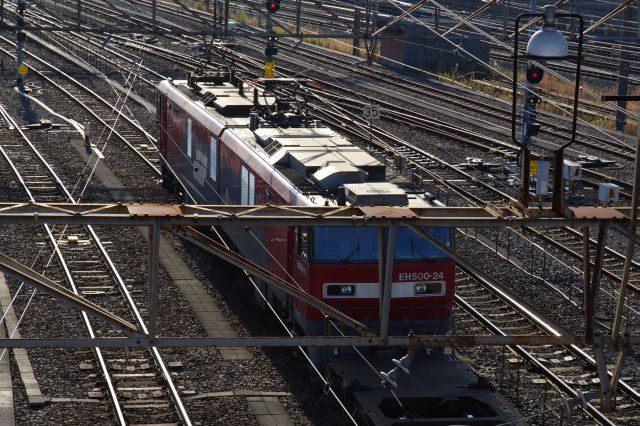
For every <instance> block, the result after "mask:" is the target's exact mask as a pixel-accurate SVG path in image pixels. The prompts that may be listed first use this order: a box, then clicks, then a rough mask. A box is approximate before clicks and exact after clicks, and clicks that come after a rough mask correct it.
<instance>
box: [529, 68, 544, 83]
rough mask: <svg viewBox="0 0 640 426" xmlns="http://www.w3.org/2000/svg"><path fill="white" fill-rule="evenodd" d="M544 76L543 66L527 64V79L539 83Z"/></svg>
mask: <svg viewBox="0 0 640 426" xmlns="http://www.w3.org/2000/svg"><path fill="white" fill-rule="evenodd" d="M542 77H544V71H543V70H542V68H540V67H539V66H537V65H535V64H529V66H527V81H528V82H529V83H531V84H538V83H540V82H541V81H542Z"/></svg>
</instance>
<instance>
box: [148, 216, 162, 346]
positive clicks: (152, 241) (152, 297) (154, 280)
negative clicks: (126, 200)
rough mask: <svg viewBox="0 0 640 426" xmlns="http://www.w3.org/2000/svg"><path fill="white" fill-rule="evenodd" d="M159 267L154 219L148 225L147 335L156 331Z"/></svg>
mask: <svg viewBox="0 0 640 426" xmlns="http://www.w3.org/2000/svg"><path fill="white" fill-rule="evenodd" d="M159 267H160V223H159V222H158V221H157V220H155V221H153V224H152V225H151V226H150V227H149V311H148V313H149V336H150V338H151V339H153V338H155V337H156V335H157V333H158V293H159V286H158V278H159V274H158V270H159Z"/></svg>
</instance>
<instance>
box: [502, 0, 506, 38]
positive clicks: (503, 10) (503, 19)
mask: <svg viewBox="0 0 640 426" xmlns="http://www.w3.org/2000/svg"><path fill="white" fill-rule="evenodd" d="M502 38H503V39H506V38H507V0H502Z"/></svg>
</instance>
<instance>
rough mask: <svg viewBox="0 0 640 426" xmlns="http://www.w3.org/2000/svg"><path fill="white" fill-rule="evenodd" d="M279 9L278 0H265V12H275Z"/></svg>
mask: <svg viewBox="0 0 640 426" xmlns="http://www.w3.org/2000/svg"><path fill="white" fill-rule="evenodd" d="M279 10H280V0H267V12H269V13H276V12H277V11H279Z"/></svg>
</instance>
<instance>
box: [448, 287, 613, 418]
mask: <svg viewBox="0 0 640 426" xmlns="http://www.w3.org/2000/svg"><path fill="white" fill-rule="evenodd" d="M455 300H456V303H458V305H460V306H461V307H462V308H463V309H464V310H465V311H467V312H468V313H469V314H470V315H471V316H473V318H475V319H476V320H477V321H478V322H480V323H481V324H482V325H484V326H485V327H486V328H487V329H489V330H490V331H491V332H492V333H495V334H497V335H499V336H506V335H507V334H506V333H505V332H503V331H502V330H501V329H500V328H499V327H498V326H496V325H495V324H493V323H492V322H491V321H490V320H489V319H488V318H486V317H485V316H484V315H482V314H481V313H480V312H478V311H477V310H476V309H475V308H474V307H473V306H471V305H470V304H468V303H467V302H466V301H465V300H464V299H462V298H461V297H460V296H459V295H457V294H456V295H455ZM508 347H509V348H510V349H511V350H512V351H514V352H515V353H517V354H518V355H520V357H522V358H523V359H525V360H527V361H528V362H530V363H531V364H532V365H535V367H536V368H537V369H538V370H539V371H541V372H542V374H543V375H544V376H545V377H546V378H547V379H549V380H550V381H551V383H553V385H554V386H556V387H557V388H559V389H560V390H561V391H562V393H564V394H565V395H568V396H570V397H571V398H576V399H577V398H579V394H578V392H577V391H576V390H575V389H573V388H572V387H571V386H569V385H568V384H567V383H566V382H565V381H564V380H562V379H561V378H560V377H558V376H557V375H556V374H555V373H553V372H552V371H551V370H549V369H548V368H547V367H546V366H545V365H544V364H542V363H541V362H540V361H539V360H538V359H537V358H536V357H535V356H534V355H532V354H530V353H529V352H528V351H527V350H526V349H524V348H523V347H522V346H521V345H510V346H508ZM582 408H584V410H585V412H586V413H587V414H589V415H590V416H591V417H592V418H593V419H595V420H597V421H598V422H600V423H601V424H603V425H608V426H615V423H613V422H612V421H611V420H610V419H609V418H608V417H607V416H605V415H604V414H603V413H601V412H600V411H599V410H598V409H597V408H596V407H595V406H594V405H593V404H591V403H590V402H585V403H584V406H583V407H582Z"/></svg>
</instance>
